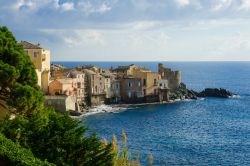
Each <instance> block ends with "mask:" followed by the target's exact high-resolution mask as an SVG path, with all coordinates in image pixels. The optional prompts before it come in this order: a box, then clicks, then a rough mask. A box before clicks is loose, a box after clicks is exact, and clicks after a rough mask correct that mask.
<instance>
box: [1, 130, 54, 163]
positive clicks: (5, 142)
mask: <svg viewBox="0 0 250 166" xmlns="http://www.w3.org/2000/svg"><path fill="white" fill-rule="evenodd" d="M0 165H20V166H21V165H25V166H26V165H30V166H33V165H37V166H38V165H39V166H40V165H41V166H42V165H43V166H50V165H51V166H52V165H54V164H50V163H49V162H47V161H41V160H40V159H38V158H35V157H34V156H33V154H32V152H31V151H30V150H28V149H25V148H23V147H21V146H20V145H19V144H18V143H14V142H13V141H11V140H10V139H7V138H6V137H5V136H4V135H3V134H1V133H0Z"/></svg>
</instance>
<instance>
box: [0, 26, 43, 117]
mask: <svg viewBox="0 0 250 166" xmlns="http://www.w3.org/2000/svg"><path fill="white" fill-rule="evenodd" d="M0 75H1V77H0V100H4V101H7V103H8V106H9V107H11V108H12V106H13V104H14V106H17V107H16V108H15V109H16V111H17V112H20V111H24V112H26V111H27V112H29V113H30V111H31V110H30V109H28V110H20V109H22V108H23V106H21V107H19V106H20V105H23V104H22V103H20V102H21V101H22V99H24V98H25V97H27V98H30V97H31V96H23V95H29V92H28V91H30V90H31V91H32V93H33V94H32V95H33V96H36V97H38V98H39V99H38V100H42V97H41V92H40V91H38V86H37V75H36V72H35V67H34V65H33V64H32V62H31V61H30V59H29V57H28V56H27V55H26V54H25V53H24V50H23V48H22V45H21V44H19V43H18V42H17V41H16V39H15V37H14V36H13V35H12V33H11V32H10V31H9V30H8V28H7V27H0ZM22 86H24V87H22ZM20 90H22V96H20V95H17V96H15V95H16V94H17V93H15V92H16V91H20ZM25 91H26V92H25ZM20 94H21V93H20ZM19 97H21V98H22V99H21V98H19ZM0 103H2V102H0ZM31 105H32V106H31ZM36 105H37V103H36V102H33V101H32V102H31V103H30V106H29V107H25V108H33V110H34V111H36V109H35V108H37V107H36ZM5 107H6V106H5ZM0 111H1V110H0ZM24 112H23V113H24Z"/></svg>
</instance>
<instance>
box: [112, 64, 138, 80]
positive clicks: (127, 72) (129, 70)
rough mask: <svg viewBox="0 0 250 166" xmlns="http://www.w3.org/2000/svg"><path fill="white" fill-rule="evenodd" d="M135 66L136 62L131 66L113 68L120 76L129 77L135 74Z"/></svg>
mask: <svg viewBox="0 0 250 166" xmlns="http://www.w3.org/2000/svg"><path fill="white" fill-rule="evenodd" d="M134 68H136V66H135V65H134V64H131V65H129V66H118V67H117V68H116V69H113V70H112V72H114V73H116V74H117V77H118V78H128V77H131V76H132V75H133V70H134Z"/></svg>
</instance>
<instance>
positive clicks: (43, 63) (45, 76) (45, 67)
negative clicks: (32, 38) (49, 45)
mask: <svg viewBox="0 0 250 166" xmlns="http://www.w3.org/2000/svg"><path fill="white" fill-rule="evenodd" d="M21 44H22V46H23V49H24V51H25V53H26V54H27V55H28V56H29V57H30V60H31V61H32V63H33V64H34V66H35V70H36V73H37V77H38V85H39V86H40V87H41V89H42V91H43V92H44V93H45V94H47V93H48V90H49V89H48V88H49V79H50V51H49V50H47V49H44V48H42V47H41V46H40V44H32V43H29V42H27V41H21Z"/></svg>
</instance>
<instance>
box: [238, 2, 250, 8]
mask: <svg viewBox="0 0 250 166" xmlns="http://www.w3.org/2000/svg"><path fill="white" fill-rule="evenodd" d="M249 9H250V0H242V3H241V5H240V6H239V8H238V10H249Z"/></svg>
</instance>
